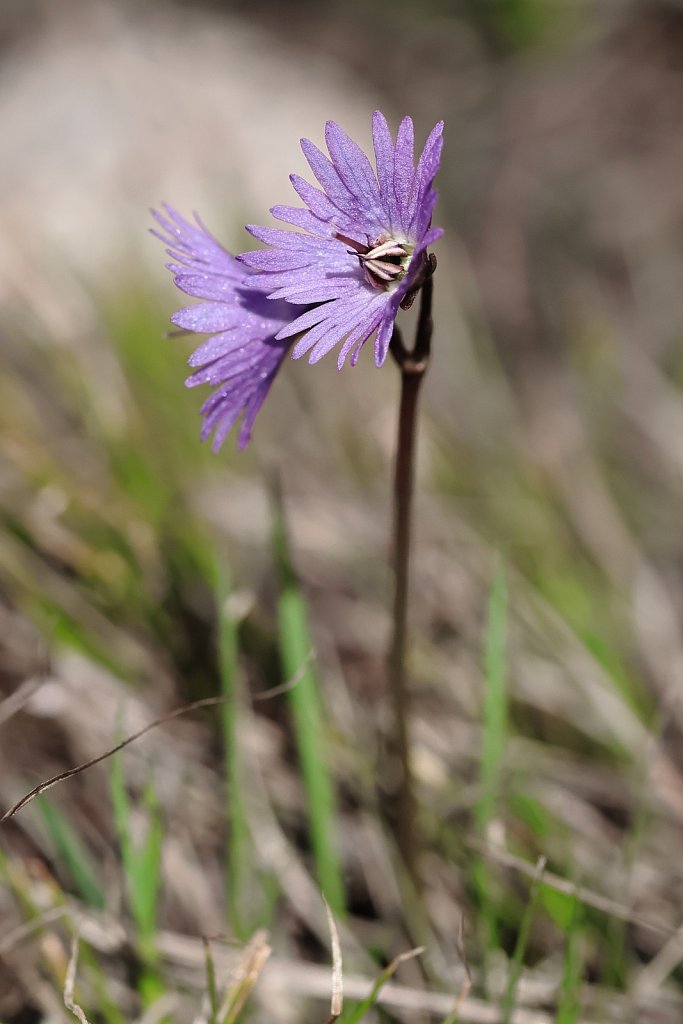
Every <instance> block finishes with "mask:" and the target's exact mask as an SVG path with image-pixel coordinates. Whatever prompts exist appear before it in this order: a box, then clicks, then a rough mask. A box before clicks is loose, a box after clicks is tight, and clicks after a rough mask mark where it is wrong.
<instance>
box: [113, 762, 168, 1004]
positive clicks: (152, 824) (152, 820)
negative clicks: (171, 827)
mask: <svg viewBox="0 0 683 1024" xmlns="http://www.w3.org/2000/svg"><path fill="white" fill-rule="evenodd" d="M110 786H111V794H112V803H113V806H114V821H115V824H116V830H117V833H118V839H119V846H120V849H121V860H122V863H123V872H124V877H125V880H126V889H127V892H128V900H129V903H130V909H131V913H132V915H133V919H134V921H135V924H136V928H137V933H138V944H139V952H140V956H141V958H142V960H143V962H144V965H145V966H144V969H143V970H142V971H141V973H140V978H139V981H138V988H139V991H140V995H141V997H142V1000H143V1003H144V1005H145V1006H151V1004H152V1003H153V1002H154V1001H155V1000H156V999H158V998H159V996H160V995H162V994H163V991H164V987H163V982H162V980H161V978H160V977H159V975H158V973H157V971H156V962H157V950H156V944H155V935H156V918H157V903H158V894H159V883H160V868H161V854H162V850H163V840H164V836H163V827H162V822H161V814H160V811H159V806H158V803H157V800H156V796H155V794H154V789H153V786H152V783H151V781H150V782H149V783H148V785H147V787H146V789H145V795H144V802H145V806H146V807H147V810H148V813H149V825H148V832H147V835H146V837H145V840H144V843H143V845H142V847H141V849H140V851H137V850H136V849H135V847H134V845H133V842H132V838H131V830H130V804H129V801H128V794H127V792H126V782H125V777H124V774H123V760H122V757H121V754H120V753H117V754H115V755H114V756H113V757H112V769H111V782H110Z"/></svg>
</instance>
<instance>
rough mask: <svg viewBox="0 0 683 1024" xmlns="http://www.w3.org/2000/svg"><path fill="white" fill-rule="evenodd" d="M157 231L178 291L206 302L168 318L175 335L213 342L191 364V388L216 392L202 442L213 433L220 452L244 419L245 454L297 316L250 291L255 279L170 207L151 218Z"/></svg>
mask: <svg viewBox="0 0 683 1024" xmlns="http://www.w3.org/2000/svg"><path fill="white" fill-rule="evenodd" d="M152 214H153V216H154V217H155V219H156V221H157V222H158V224H159V227H160V228H161V231H155V230H153V232H152V233H153V234H154V235H156V236H157V238H159V239H161V241H162V242H163V243H164V245H166V246H168V249H167V252H168V254H169V256H170V257H171V259H172V261H173V262H172V263H167V264H166V266H167V267H168V269H169V270H170V271H171V273H172V274H173V276H174V279H175V283H176V285H177V286H178V288H180V289H181V291H183V292H186V293H187V294H188V295H193V296H195V297H196V298H199V299H203V300H204V301H203V302H200V303H196V304H195V305H192V306H186V307H185V308H184V309H180V310H178V312H177V313H174V315H173V316H172V317H171V322H172V323H174V324H175V325H176V326H177V327H180V328H182V329H183V330H186V331H192V332H194V333H197V334H209V335H211V337H210V338H208V340H207V341H204V342H203V343H202V344H201V345H200V346H199V348H197V349H196V350H195V351H194V352H193V354H192V355H191V356H190V359H189V364H190V366H192V367H196V369H195V372H194V373H193V374H192V375H191V376H190V377H188V378H187V380H186V381H185V383H186V385H187V386H188V387H195V386H196V385H197V384H210V385H211V386H212V387H214V388H215V390H214V392H213V394H212V395H210V396H209V398H207V400H206V402H204V405H203V406H202V409H201V413H202V416H203V417H204V424H203V427H202V435H201V436H202V440H203V441H204V440H205V439H206V438H207V437H209V435H210V434H211V433H213V435H214V437H213V444H212V447H213V450H214V451H218V449H219V448H220V447H221V445H222V444H223V441H224V440H225V438H226V437H227V435H228V434H229V432H230V430H231V429H232V427H233V426H234V425H235V422H236V421H237V419H238V418H239V416H240V414H241V413H242V412H243V413H244V417H243V419H242V424H241V427H240V430H239V434H238V438H237V444H238V447H240V448H244V447H245V445H246V444H247V442H248V441H249V438H250V436H251V429H252V427H253V425H254V420H255V419H256V416H257V414H258V412H259V410H260V408H261V406H262V405H263V402H264V400H265V398H266V395H267V394H268V392H269V391H270V387H271V384H272V383H273V380H274V379H275V375H276V374H277V371H278V370H279V368H280V364H281V363H282V361H283V359H284V358H285V356H286V355H287V353H288V351H289V349H290V348H291V345H292V341H291V340H285V341H278V340H276V339H275V336H276V334H277V333H278V332H279V331H280V330H281V329H282V328H283V326H284V325H286V324H288V323H289V322H290V321H291V320H292V317H293V316H294V315H295V314H296V312H297V310H296V309H294V308H293V307H292V306H290V305H288V304H287V303H286V302H271V301H270V300H269V299H267V298H266V297H265V296H264V295H260V294H259V293H258V292H255V291H253V290H251V289H250V288H248V286H247V285H248V280H249V279H250V278H251V277H252V276H253V271H250V270H248V269H247V268H246V267H244V266H242V265H241V264H239V263H237V261H236V260H235V259H234V258H233V257H232V256H231V255H230V253H229V252H227V251H226V250H225V249H224V248H223V247H222V246H221V245H220V244H219V243H218V242H217V241H216V239H215V238H214V237H213V236H212V235H211V234H210V233H209V232H208V231H207V229H206V228H205V227H204V225H203V224H202V222H201V221H200V220H199V218H198V217H196V218H195V223H191V222H190V221H187V220H185V219H184V218H183V217H181V216H180V214H179V213H177V212H176V211H175V210H174V209H173V208H172V207H171V206H168V205H166V204H165V205H164V213H163V214H162V213H159V212H158V211H156V210H153V211H152Z"/></svg>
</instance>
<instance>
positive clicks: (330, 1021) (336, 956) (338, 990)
mask: <svg viewBox="0 0 683 1024" xmlns="http://www.w3.org/2000/svg"><path fill="white" fill-rule="evenodd" d="M323 902H324V903H325V910H326V912H327V923H328V925H329V927H330V946H331V948H332V1000H331V1002H330V1015H329V1017H328V1018H327V1024H334V1021H335V1020H336V1019H337V1017H339V1016H340V1014H341V1012H342V1007H343V1005H344V991H343V976H342V955H341V946H340V944H339V932H338V931H337V925H336V923H335V920H334V915H333V913H332V911H331V910H330V907H329V904H328V902H327V900H323Z"/></svg>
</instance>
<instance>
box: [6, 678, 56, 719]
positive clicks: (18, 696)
mask: <svg viewBox="0 0 683 1024" xmlns="http://www.w3.org/2000/svg"><path fill="white" fill-rule="evenodd" d="M44 682H45V677H44V676H33V677H32V678H31V679H26V680H24V682H23V683H22V684H21V686H19V687H18V688H17V689H16V690H15V691H14V693H11V694H10V695H9V697H5V699H4V700H2V701H0V725H4V724H5V722H7V721H9V719H10V718H11V717H12V715H16V713H17V712H18V711H21V709H22V708H23V706H24V704H26V702H27V701H28V700H30V699H31V697H32V696H33V694H34V693H35V692H36V690H39V689H40V687H41V686H42V685H43V683H44Z"/></svg>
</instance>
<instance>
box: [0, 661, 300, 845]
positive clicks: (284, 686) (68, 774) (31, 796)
mask: <svg viewBox="0 0 683 1024" xmlns="http://www.w3.org/2000/svg"><path fill="white" fill-rule="evenodd" d="M311 657H312V652H311V654H310V655H309V658H308V659H307V660H306V665H307V664H308V661H309V660H310V658H311ZM305 667H306V666H305V665H304V666H302V667H301V668H300V669H299V671H298V672H297V673H296V674H295V675H294V676H293V677H292V678H291V679H289V680H287V682H285V683H279V684H278V685H277V686H275V687H273V688H272V689H270V690H266V692H265V693H261V694H259V700H267V699H269V698H270V697H275V696H277V695H279V694H280V693H282V692H284V691H285V690H290V689H291V688H292V687H294V686H296V685H297V683H298V682H299V680H300V679H301V676H302V673H303V672H304V670H305ZM229 699H230V698H229V697H224V696H221V697H204V698H202V699H201V700H195V701H192V703H190V704H183V706H182V707H180V708H174V710H173V711H169V712H168V713H167V714H165V715H162V716H161V718H156V719H155V720H154V721H153V722H148V723H147V725H145V726H144V728H142V729H139V730H138V731H137V732H134V733H133V734H132V735H131V736H127V737H126V738H125V739H124V740H121V742H120V743H117V744H116V746H114V747H110V749H109V750H106V751H105V752H104V753H103V754H98V755H97V757H91V758H90V760H88V761H84V762H83V764H79V765H76V767H75V768H69V769H67V771H64V772H59V773H58V774H57V775H53V776H52V777H51V778H49V779H46V780H45V781H44V782H41V783H39V784H38V785H37V786H34V788H33V789H32V790H30V792H28V793H26V794H25V796H22V798H21V800H18V801H17V802H16V803H15V804H14V805H13V806H12V807H10V809H9V810H8V811H5V813H4V814H3V816H2V817H1V818H0V825H2V824H3V822H5V821H9V819H10V818H13V817H14V815H15V814H17V813H18V812H19V811H21V810H23V808H24V807H26V805H27V804H30V803H31V801H32V800H35V798H36V797H37V796H40V795H41V794H42V793H45V792H47V790H48V789H52V787H53V786H56V785H57V784H58V783H59V782H65V781H66V780H67V779H72V778H73V777H74V776H75V775H80V773H81V772H84V771H87V770H88V768H93V767H94V766H95V765H96V764H100V763H101V762H102V761H106V760H107V758H109V757H112V756H113V755H114V754H117V753H118V752H119V750H123V749H124V748H125V747H128V746H130V744H131V743H135V741H136V740H139V739H142V737H143V736H146V735H147V733H148V732H151V731H152V730H153V729H156V728H157V727H158V726H160V725H165V724H166V723H167V722H172V721H173V720H174V719H176V718H180V717H181V716H182V715H187V714H189V713H190V712H191V711H199V710H200V709H201V708H210V707H216V706H218V705H220V704H225V703H226V702H227V701H228V700H229Z"/></svg>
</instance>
